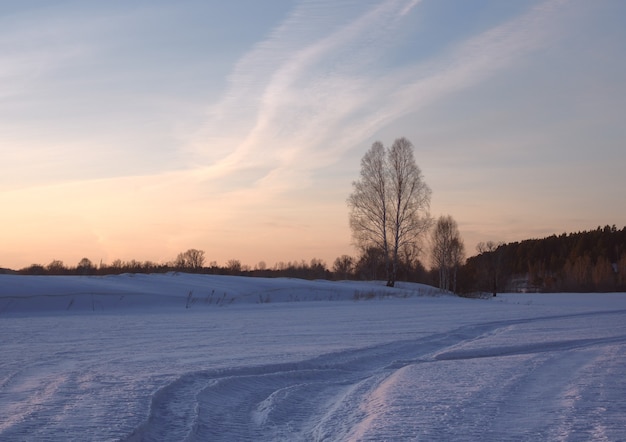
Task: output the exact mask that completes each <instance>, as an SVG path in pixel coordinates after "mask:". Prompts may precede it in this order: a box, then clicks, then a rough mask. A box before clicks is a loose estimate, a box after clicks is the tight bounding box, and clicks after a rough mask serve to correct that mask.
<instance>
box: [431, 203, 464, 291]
mask: <svg viewBox="0 0 626 442" xmlns="http://www.w3.org/2000/svg"><path fill="white" fill-rule="evenodd" d="M431 247H432V264H433V267H434V268H436V269H437V271H438V273H439V288H440V289H442V290H447V291H452V292H456V289H457V284H456V282H457V273H458V269H459V267H460V266H461V265H462V264H463V260H464V258H465V247H464V245H463V240H462V239H461V234H460V232H459V228H458V225H457V223H456V221H455V220H454V219H453V218H452V217H451V216H450V215H447V216H440V217H439V219H438V220H437V223H436V224H435V228H434V229H433V231H432V237H431Z"/></svg>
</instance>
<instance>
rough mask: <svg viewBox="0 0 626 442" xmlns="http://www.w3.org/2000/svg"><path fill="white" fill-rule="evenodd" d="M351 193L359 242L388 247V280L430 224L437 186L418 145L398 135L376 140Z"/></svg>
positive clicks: (352, 218) (355, 235)
mask: <svg viewBox="0 0 626 442" xmlns="http://www.w3.org/2000/svg"><path fill="white" fill-rule="evenodd" d="M352 186H353V191H352V194H351V195H350V196H349V198H348V206H349V207H350V227H351V229H352V234H353V238H354V241H355V243H356V244H357V245H358V246H359V247H361V248H362V249H363V250H366V249H367V248H370V247H375V248H377V249H380V250H381V251H382V252H383V255H384V258H385V271H386V274H387V285H388V286H390V287H393V286H394V285H395V282H396V278H397V274H398V261H399V259H398V254H399V251H400V250H402V249H403V248H404V247H405V246H406V245H407V244H411V243H415V242H416V241H417V240H418V237H419V236H420V234H422V233H423V232H424V231H425V230H426V229H427V228H428V227H429V226H430V222H431V219H430V215H429V213H428V208H429V206H430V195H431V190H430V188H429V187H428V185H426V183H425V182H424V180H423V178H422V173H421V171H420V169H419V167H418V166H417V164H416V163H415V158H414V156H413V145H412V144H411V142H410V141H409V140H407V139H406V138H399V139H397V140H396V141H395V142H394V143H393V145H392V146H391V148H388V149H386V148H385V147H384V146H383V144H382V143H380V142H378V141H377V142H375V143H374V144H372V147H371V148H370V149H369V150H368V151H367V152H366V153H365V155H364V156H363V159H362V160H361V177H360V179H359V180H357V181H355V182H353V183H352Z"/></svg>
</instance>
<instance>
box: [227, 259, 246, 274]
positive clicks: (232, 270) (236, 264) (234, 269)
mask: <svg viewBox="0 0 626 442" xmlns="http://www.w3.org/2000/svg"><path fill="white" fill-rule="evenodd" d="M226 269H227V270H228V273H229V274H231V275H238V274H240V273H241V269H242V266H241V261H239V260H238V259H229V260H228V262H227V263H226Z"/></svg>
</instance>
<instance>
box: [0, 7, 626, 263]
mask: <svg viewBox="0 0 626 442" xmlns="http://www.w3.org/2000/svg"><path fill="white" fill-rule="evenodd" d="M625 16H626V2H623V1H621V0H599V1H593V2H590V1H587V0H543V1H539V0H518V1H515V2H503V1H500V0H471V1H463V2H460V1H458V0H410V1H409V0H388V1H371V0H354V1H350V0H347V1H331V0H301V1H298V0H291V1H287V0H272V1H271V2H259V1H256V0H236V1H232V2H221V1H201V0H197V1H196V0H186V1H177V2H170V1H160V0H156V1H152V0H151V1H147V0H146V1H142V0H136V1H121V0H120V1H106V2H102V1H83V0H81V1H78V0H68V1H49V0H20V1H17V0H15V1H3V2H1V3H0V267H8V268H14V269H17V268H22V267H25V266H28V265H30V264H34V263H38V264H42V265H46V264H48V263H50V262H51V261H52V260H55V259H58V260H62V261H63V262H64V263H65V264H66V265H68V266H73V265H76V264H77V263H78V261H79V260H80V259H81V258H83V257H87V258H89V259H91V260H92V261H93V262H94V263H96V264H97V263H100V262H103V263H110V262H112V261H113V260H115V259H122V260H130V259H136V260H139V261H146V260H150V261H154V262H167V261H170V260H172V259H174V258H175V257H176V255H177V254H178V253H179V252H183V251H185V250H187V249H189V248H196V249H200V250H204V251H205V253H206V258H207V262H212V261H215V262H217V263H218V264H219V265H223V264H225V263H226V262H227V261H228V260H229V259H238V260H240V261H241V262H242V263H244V264H245V265H249V266H251V267H254V266H256V265H257V264H258V263H259V262H261V261H263V262H265V263H266V264H267V265H268V266H270V267H271V266H272V265H274V264H275V263H278V262H289V261H300V260H303V259H304V260H306V261H309V260H310V259H312V258H318V259H322V260H324V261H326V263H327V264H328V265H329V266H331V265H332V262H333V261H334V259H335V258H336V257H338V256H340V255H343V254H348V255H356V254H357V253H358V251H357V250H356V249H355V247H354V246H353V245H352V241H351V234H350V230H349V225H348V207H347V205H346V199H347V197H348V195H349V194H350V192H351V190H352V182H353V181H354V180H356V179H358V177H359V169H360V160H361V157H362V156H363V154H364V153H365V152H366V151H367V150H368V149H369V147H370V146H371V145H372V143H373V142H375V141H381V142H382V143H383V144H385V145H386V146H389V145H391V144H392V143H393V141H394V140H395V139H396V138H399V137H406V138H408V139H409V140H410V141H411V142H412V143H413V145H414V146H415V152H414V153H415V158H416V162H417V164H418V166H419V167H420V169H421V171H422V174H423V176H424V180H425V181H426V183H427V184H428V185H429V186H430V187H431V189H432V191H433V193H432V199H431V206H430V213H431V215H432V216H433V217H435V218H436V217H438V216H440V215H448V214H449V215H451V216H452V217H453V218H454V219H455V220H456V221H457V222H458V224H459V229H460V233H461V236H462V237H463V239H464V242H465V246H466V251H467V252H466V253H467V255H468V256H471V255H473V254H475V246H476V244H477V243H478V242H480V241H488V240H493V241H505V242H509V241H520V240H524V239H528V238H541V237H545V236H549V235H551V234H560V233H564V232H576V231H581V230H589V229H594V228H596V227H597V226H600V225H601V226H604V225H606V224H611V225H612V224H616V225H617V226H618V228H621V227H623V226H624V225H626V204H625V203H626V198H625V197H624V190H625V189H626V174H625V173H624V168H625V167H626V149H625V146H624V141H625V140H626V124H624V121H623V120H624V115H625V111H624V107H625V105H626V82H625V81H624V78H626V27H624V26H623V17H625ZM423 259H424V260H427V257H426V255H425V256H424V257H423Z"/></svg>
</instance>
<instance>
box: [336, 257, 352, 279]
mask: <svg viewBox="0 0 626 442" xmlns="http://www.w3.org/2000/svg"><path fill="white" fill-rule="evenodd" d="M353 268H354V258H352V257H351V256H348V255H341V256H340V257H338V258H337V259H335V262H334V264H333V273H334V274H335V276H340V277H341V278H343V279H348V277H349V276H350V274H351V273H352V269H353Z"/></svg>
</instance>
